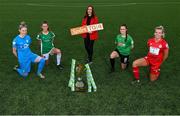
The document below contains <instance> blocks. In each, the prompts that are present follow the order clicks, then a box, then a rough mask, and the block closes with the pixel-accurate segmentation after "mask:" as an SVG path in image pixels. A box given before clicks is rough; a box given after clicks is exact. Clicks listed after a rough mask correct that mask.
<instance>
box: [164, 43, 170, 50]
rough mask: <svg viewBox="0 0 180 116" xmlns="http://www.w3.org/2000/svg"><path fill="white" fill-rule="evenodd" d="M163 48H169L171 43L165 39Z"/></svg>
mask: <svg viewBox="0 0 180 116" xmlns="http://www.w3.org/2000/svg"><path fill="white" fill-rule="evenodd" d="M163 49H164V50H166V49H169V45H168V43H167V42H166V41H164V44H163Z"/></svg>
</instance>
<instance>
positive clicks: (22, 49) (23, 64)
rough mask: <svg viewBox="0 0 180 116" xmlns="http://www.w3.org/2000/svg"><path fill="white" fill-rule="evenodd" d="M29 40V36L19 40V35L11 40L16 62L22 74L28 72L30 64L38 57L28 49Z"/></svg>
mask: <svg viewBox="0 0 180 116" xmlns="http://www.w3.org/2000/svg"><path fill="white" fill-rule="evenodd" d="M30 44H31V38H30V36H29V35H26V36H24V38H21V37H20V36H19V35H18V36H16V37H15V38H14V40H13V48H16V50H17V56H18V61H19V64H20V68H21V69H22V70H23V72H30V68H31V62H34V61H35V59H36V58H37V57H38V55H36V54H34V53H32V52H31V49H30V48H29V47H30Z"/></svg>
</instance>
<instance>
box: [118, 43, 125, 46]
mask: <svg viewBox="0 0 180 116" xmlns="http://www.w3.org/2000/svg"><path fill="white" fill-rule="evenodd" d="M117 45H118V46H125V44H123V43H118V44H117Z"/></svg>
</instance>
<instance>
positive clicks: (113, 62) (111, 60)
mask: <svg viewBox="0 0 180 116" xmlns="http://www.w3.org/2000/svg"><path fill="white" fill-rule="evenodd" d="M110 62H111V68H112V69H114V64H115V59H114V58H110Z"/></svg>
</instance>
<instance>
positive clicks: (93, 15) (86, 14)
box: [84, 5, 96, 18]
mask: <svg viewBox="0 0 180 116" xmlns="http://www.w3.org/2000/svg"><path fill="white" fill-rule="evenodd" d="M89 7H91V8H92V17H93V18H94V17H95V16H96V13H95V11H94V7H93V6H92V5H89V6H88V7H87V8H86V13H85V15H84V18H86V17H88V8H89Z"/></svg>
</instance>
